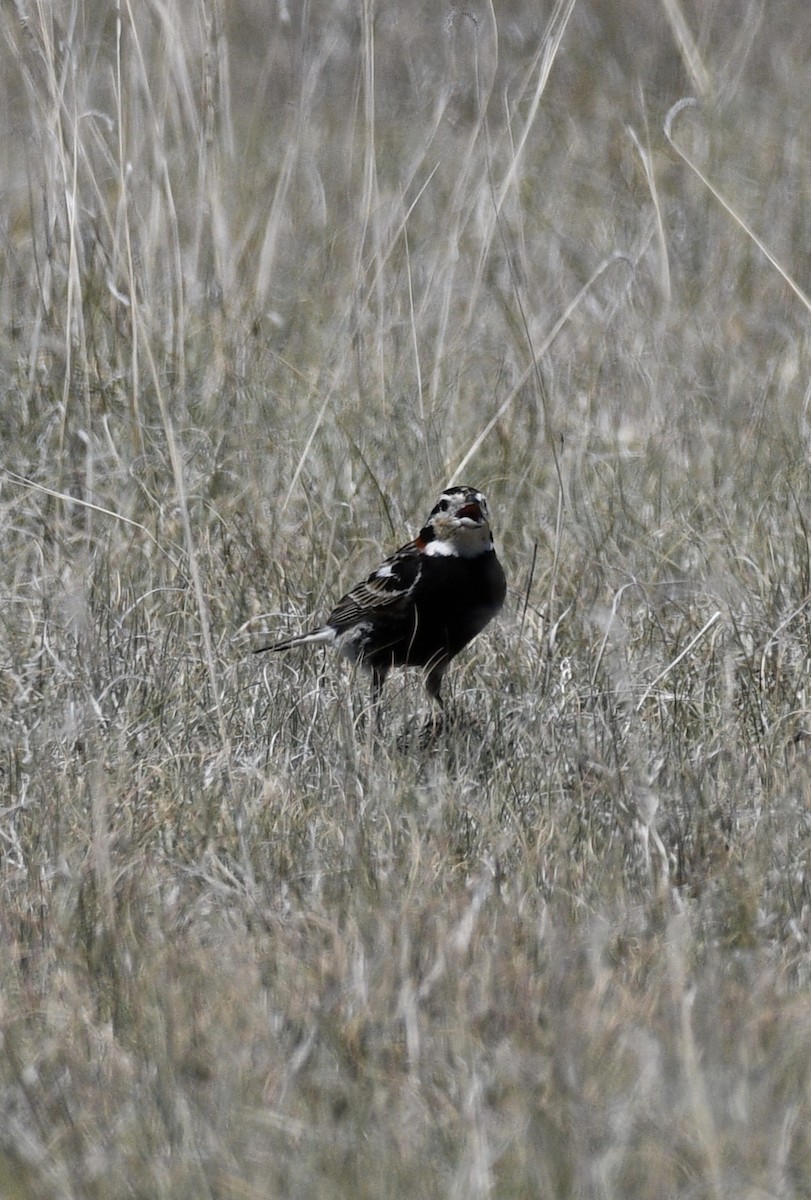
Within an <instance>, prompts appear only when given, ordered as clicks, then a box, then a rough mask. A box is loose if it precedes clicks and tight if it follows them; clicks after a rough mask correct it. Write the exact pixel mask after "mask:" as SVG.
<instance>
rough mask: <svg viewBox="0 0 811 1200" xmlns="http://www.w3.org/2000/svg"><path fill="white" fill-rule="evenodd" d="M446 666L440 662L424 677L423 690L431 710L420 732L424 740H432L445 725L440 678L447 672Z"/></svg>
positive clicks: (444, 662)
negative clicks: (431, 706)
mask: <svg viewBox="0 0 811 1200" xmlns="http://www.w3.org/2000/svg"><path fill="white" fill-rule="evenodd" d="M447 667H448V664H447V662H446V661H444V660H443V661H442V662H439V663H437V664H436V666H435V667H432V668H431V670H430V671H429V672H428V674H427V675H426V677H425V690H426V692H427V693H428V696H429V698H430V701H431V704H432V705H433V709H432V712H431V715H430V717H429V718H428V720H427V722H426V725H425V728H424V729H423V731H422V736H423V739H424V740H426V739H427V740H429V741H430V740H432V739H433V738H435V737H436V736H437V735H438V734H439V733H441V732H442V727H443V726H444V724H445V705H444V703H443V700H442V696H441V695H440V688H441V687H442V678H443V676H444V674H445V671H446V670H447Z"/></svg>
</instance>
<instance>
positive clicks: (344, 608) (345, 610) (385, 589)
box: [326, 542, 422, 633]
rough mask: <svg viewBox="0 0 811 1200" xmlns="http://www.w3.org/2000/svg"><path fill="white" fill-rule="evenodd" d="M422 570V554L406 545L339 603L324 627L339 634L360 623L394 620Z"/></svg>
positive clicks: (411, 544) (413, 545)
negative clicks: (384, 619)
mask: <svg viewBox="0 0 811 1200" xmlns="http://www.w3.org/2000/svg"><path fill="white" fill-rule="evenodd" d="M421 570H422V552H421V550H420V549H419V547H418V546H417V544H416V542H408V544H407V545H405V546H402V547H401V548H400V549H399V550H397V551H396V552H395V553H394V554H392V555H391V557H390V558H387V559H386V561H385V562H383V563H381V564H380V566H379V567H378V568H377V570H376V571H372V573H371V575H369V577H368V578H367V579H364V581H363V583H359V584H358V585H357V586H356V587H353V588H352V591H351V592H347V594H346V595H345V596H343V597H342V598H341V599H340V600H339V601H338V603H337V604H336V605H335V608H334V609H333V610H332V612H331V613H330V615H329V616H328V617H327V622H326V623H327V625H330V626H332V628H333V629H335V630H337V632H338V633H341V632H343V630H345V629H351V628H352V626H353V625H357V624H359V623H360V622H361V621H365V620H372V621H374V620H376V619H377V618H379V617H383V618H385V617H388V616H394V615H395V613H396V612H397V610H398V609H399V608H402V607H404V606H405V604H406V603H407V602H408V599H409V597H410V595H411V593H412V592H413V590H414V586H415V584H416V582H417V580H418V579H419V577H420V572H421Z"/></svg>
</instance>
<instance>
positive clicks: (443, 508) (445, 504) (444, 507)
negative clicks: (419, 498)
mask: <svg viewBox="0 0 811 1200" xmlns="http://www.w3.org/2000/svg"><path fill="white" fill-rule="evenodd" d="M450 503H451V502H450V500H440V502H439V504H437V508H438V509H439V511H440V512H447V511H448V509H449V508H450Z"/></svg>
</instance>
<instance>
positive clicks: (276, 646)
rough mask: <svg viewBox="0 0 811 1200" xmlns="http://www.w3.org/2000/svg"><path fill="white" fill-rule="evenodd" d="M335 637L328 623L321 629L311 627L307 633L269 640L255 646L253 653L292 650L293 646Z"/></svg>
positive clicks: (325, 640) (326, 640)
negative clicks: (280, 639) (263, 644)
mask: <svg viewBox="0 0 811 1200" xmlns="http://www.w3.org/2000/svg"><path fill="white" fill-rule="evenodd" d="M334 637H335V630H334V629H332V628H331V627H330V626H329V625H324V626H323V627H322V628H321V629H311V630H310V632H309V633H300V634H299V635H298V637H292V638H285V640H284V641H283V642H271V643H270V644H269V645H267V646H257V648H256V649H255V650H254V654H264V652H265V651H266V650H292V648H293V647H294V646H307V645H311V644H313V643H316V642H331V641H332V640H333V639H334Z"/></svg>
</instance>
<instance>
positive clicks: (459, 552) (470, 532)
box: [424, 526, 493, 558]
mask: <svg viewBox="0 0 811 1200" xmlns="http://www.w3.org/2000/svg"><path fill="white" fill-rule="evenodd" d="M492 549H493V535H492V533H491V532H490V530H489V528H488V527H487V526H484V527H482V526H477V527H475V528H473V529H465V528H462V529H457V530H455V531H454V536H453V538H434V540H433V541H432V542H429V543H428V545H427V546H426V547H425V551H424V553H425V554H429V555H431V557H432V558H478V557H479V555H480V554H486V553H487V552H488V551H489V550H492Z"/></svg>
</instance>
